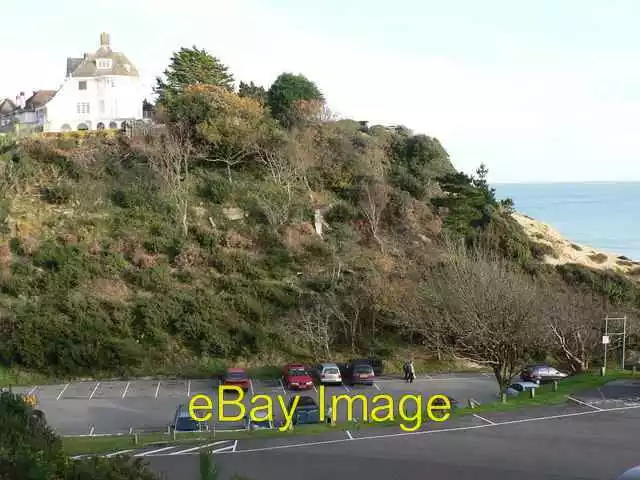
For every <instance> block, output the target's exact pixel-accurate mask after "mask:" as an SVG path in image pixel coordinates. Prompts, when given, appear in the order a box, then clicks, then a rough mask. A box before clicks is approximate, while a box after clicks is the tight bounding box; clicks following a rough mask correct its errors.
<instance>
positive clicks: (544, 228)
mask: <svg viewBox="0 0 640 480" xmlns="http://www.w3.org/2000/svg"><path fill="white" fill-rule="evenodd" d="M513 218H514V219H515V220H516V221H517V222H518V223H519V224H520V225H522V228H523V229H524V231H525V232H526V233H527V235H529V237H530V238H531V239H532V240H534V241H535V242H538V243H541V244H544V245H548V246H550V247H551V248H552V249H553V254H550V255H547V256H546V257H545V260H546V261H547V262H548V263H550V264H555V265H558V264H565V263H577V264H581V265H584V266H586V267H590V268H594V269H599V270H615V271H617V272H620V273H623V274H625V275H629V276H631V277H633V278H635V279H638V280H640V262H638V261H634V260H632V259H630V258H627V257H625V256H623V255H616V254H613V253H607V252H603V251H600V250H596V249H594V248H591V247H588V246H586V245H580V244H578V243H574V242H571V241H569V240H567V239H566V238H564V237H563V236H562V234H560V232H558V231H557V230H555V229H554V228H553V227H551V226H549V225H547V224H545V223H542V222H540V221H538V220H535V219H533V218H531V217H528V216H527V215H522V214H520V213H514V214H513Z"/></svg>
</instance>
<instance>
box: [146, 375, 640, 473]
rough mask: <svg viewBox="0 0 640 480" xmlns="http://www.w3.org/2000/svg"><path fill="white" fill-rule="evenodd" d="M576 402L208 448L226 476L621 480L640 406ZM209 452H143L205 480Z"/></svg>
mask: <svg viewBox="0 0 640 480" xmlns="http://www.w3.org/2000/svg"><path fill="white" fill-rule="evenodd" d="M636 389H640V386H638V387H636ZM576 400H578V401H571V402H570V403H568V404H567V405H563V406H556V407H537V408H531V409H527V410H517V411H512V412H500V413H493V414H485V415H483V416H482V418H479V417H465V418H460V419H456V420H455V421H454V420H452V421H447V422H445V423H444V424H433V423H432V424H431V425H427V426H426V428H424V429H423V430H421V431H420V432H418V433H413V434H411V433H402V432H400V431H398V430H393V429H377V430H376V429H363V430H361V431H359V432H351V431H350V432H348V433H347V432H343V431H339V430H336V431H334V432H330V433H329V434H327V435H321V436H313V437H308V438H301V437H280V438H277V439H269V440H266V439H262V440H259V439H251V440H240V441H237V442H220V443H218V444H216V445H208V446H209V448H212V449H214V450H217V451H216V452H215V453H213V456H214V460H215V462H216V464H217V465H218V467H219V469H220V472H221V476H220V478H221V479H231V478H232V476H233V475H234V474H242V475H245V476H247V477H248V478H250V479H252V480H276V479H277V480H283V479H284V480H286V479H297V478H306V479H310V480H315V479H317V480H326V479H327V478H331V479H332V480H341V479H345V480H347V479H348V480H353V479H366V480H405V479H407V480H408V479H416V478H438V479H456V480H465V479H469V480H471V479H473V480H484V479H487V480H489V479H491V480H502V479H505V480H506V479H525V480H533V479H536V480H539V479H558V480H559V479H562V480H572V479H575V480H578V479H580V480H607V479H611V480H615V479H616V478H618V476H619V475H620V474H622V472H624V471H626V470H627V469H629V468H631V467H633V466H636V465H640V444H639V443H638V438H639V436H638V435H639V432H640V405H631V404H630V405H627V406H622V407H617V406H615V405H616V403H615V402H614V403H609V404H606V403H603V402H604V400H602V399H601V400H602V401H601V402H600V403H599V406H597V407H596V406H594V405H589V404H586V403H579V402H581V401H582V400H580V399H576ZM611 409H613V410H611ZM158 448H164V451H157V450H158ZM199 450H200V448H199V447H198V446H195V447H185V446H181V447H180V448H175V447H155V448H149V449H147V450H143V451H140V452H137V453H136V454H137V455H138V456H142V457H145V458H146V460H147V461H148V462H149V465H150V466H151V468H152V469H153V470H154V471H156V472H157V473H162V474H165V475H166V478H167V480H173V479H184V480H191V479H194V480H196V479H198V478H199V458H198V453H199Z"/></svg>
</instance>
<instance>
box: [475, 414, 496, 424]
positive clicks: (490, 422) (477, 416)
mask: <svg viewBox="0 0 640 480" xmlns="http://www.w3.org/2000/svg"><path fill="white" fill-rule="evenodd" d="M473 416H474V417H476V418H479V419H480V420H482V421H484V422H487V423H488V424H489V425H495V422H492V421H491V420H489V419H488V418H484V417H481V416H480V415H477V414H475V413H474V414H473Z"/></svg>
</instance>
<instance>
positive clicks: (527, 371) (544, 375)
mask: <svg viewBox="0 0 640 480" xmlns="http://www.w3.org/2000/svg"><path fill="white" fill-rule="evenodd" d="M568 376H569V375H568V374H567V373H564V372H561V371H559V370H558V369H557V368H555V367H552V366H550V365H546V364H537V365H527V366H526V367H524V369H523V370H522V373H521V374H520V378H521V379H522V380H524V381H525V382H538V383H549V382H553V381H554V380H562V379H564V378H567V377H568Z"/></svg>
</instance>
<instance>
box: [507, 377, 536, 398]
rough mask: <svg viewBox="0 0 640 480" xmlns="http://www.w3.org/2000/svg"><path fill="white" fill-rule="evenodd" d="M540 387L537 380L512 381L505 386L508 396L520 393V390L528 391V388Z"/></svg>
mask: <svg viewBox="0 0 640 480" xmlns="http://www.w3.org/2000/svg"><path fill="white" fill-rule="evenodd" d="M538 387H540V384H539V383H537V382H525V381H522V382H513V383H512V384H511V385H509V386H508V387H507V392H506V393H507V395H509V396H510V397H515V396H517V395H520V393H522V392H528V391H530V390H535V389H536V388H538Z"/></svg>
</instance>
